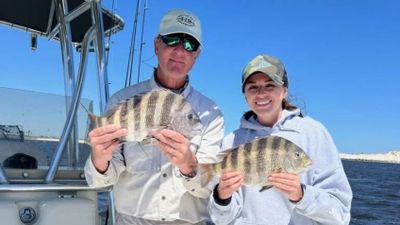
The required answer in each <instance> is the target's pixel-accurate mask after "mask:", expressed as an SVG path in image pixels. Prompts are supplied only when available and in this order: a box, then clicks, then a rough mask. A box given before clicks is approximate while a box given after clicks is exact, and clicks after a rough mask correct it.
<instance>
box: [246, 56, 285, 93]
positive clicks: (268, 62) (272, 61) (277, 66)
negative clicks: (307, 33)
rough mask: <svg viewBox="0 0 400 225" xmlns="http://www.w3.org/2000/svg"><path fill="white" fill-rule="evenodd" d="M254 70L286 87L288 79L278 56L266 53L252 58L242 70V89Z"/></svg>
mask: <svg viewBox="0 0 400 225" xmlns="http://www.w3.org/2000/svg"><path fill="white" fill-rule="evenodd" d="M255 72H261V73H264V74H265V75H267V76H268V77H269V78H271V80H273V81H274V82H275V83H276V84H277V85H279V86H282V85H283V86H285V87H288V80H287V75H286V70H285V66H284V65H283V63H282V62H281V60H279V59H278V58H275V57H272V56H268V55H258V56H256V57H255V58H254V59H252V60H251V61H250V62H249V63H248V64H247V65H246V67H245V68H244V69H243V72H242V91H243V92H244V85H245V83H246V82H247V79H248V78H249V77H250V76H251V75H253V74H254V73H255Z"/></svg>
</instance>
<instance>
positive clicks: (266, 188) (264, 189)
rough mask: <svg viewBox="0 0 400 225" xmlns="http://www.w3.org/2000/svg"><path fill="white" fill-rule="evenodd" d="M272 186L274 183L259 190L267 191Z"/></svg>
mask: <svg viewBox="0 0 400 225" xmlns="http://www.w3.org/2000/svg"><path fill="white" fill-rule="evenodd" d="M270 188H272V185H271V184H268V185H264V186H262V187H261V189H260V190H259V192H263V191H266V190H268V189H270Z"/></svg>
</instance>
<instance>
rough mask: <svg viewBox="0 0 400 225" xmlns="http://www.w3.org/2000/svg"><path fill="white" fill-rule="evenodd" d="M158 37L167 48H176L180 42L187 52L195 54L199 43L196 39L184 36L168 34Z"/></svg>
mask: <svg viewBox="0 0 400 225" xmlns="http://www.w3.org/2000/svg"><path fill="white" fill-rule="evenodd" d="M160 37H161V40H162V41H163V42H164V44H166V45H168V46H169V47H175V46H178V45H179V43H181V42H182V44H183V48H184V49H185V50H186V51H188V52H195V51H197V49H198V48H199V46H200V43H199V42H198V41H197V40H196V39H194V38H192V37H190V36H187V35H185V34H168V35H160Z"/></svg>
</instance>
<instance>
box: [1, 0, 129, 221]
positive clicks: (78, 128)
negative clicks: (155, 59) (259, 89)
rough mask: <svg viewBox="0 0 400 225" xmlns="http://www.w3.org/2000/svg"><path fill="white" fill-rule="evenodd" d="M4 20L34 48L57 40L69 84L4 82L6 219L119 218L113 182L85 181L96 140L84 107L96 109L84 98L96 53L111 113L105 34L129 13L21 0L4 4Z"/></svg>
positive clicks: (85, 0)
mask: <svg viewBox="0 0 400 225" xmlns="http://www.w3.org/2000/svg"><path fill="white" fill-rule="evenodd" d="M0 24H1V25H4V26H6V27H7V28H11V30H10V32H21V31H22V32H27V33H29V34H30V40H31V41H30V44H31V48H32V49H33V50H35V49H36V48H37V40H38V38H45V39H49V40H52V41H53V40H54V41H55V42H57V43H58V44H59V46H60V49H61V53H60V54H61V58H62V62H61V64H62V68H63V71H62V72H60V74H62V76H63V80H64V89H65V95H55V94H49V93H40V92H35V91H29V90H20V89H13V88H4V87H3V88H1V87H0V96H1V98H2V107H1V112H0V114H1V115H2V119H1V120H0V163H1V166H0V218H1V224H7V225H21V224H31V225H34V224H40V225H53V224H58V225H64V224H65V225H67V224H74V225H83V224H85V225H99V224H114V222H115V218H114V212H113V210H112V209H113V208H114V207H113V204H114V203H113V195H112V187H105V188H101V189H95V188H91V187H89V186H88V185H87V183H86V181H85V175H84V172H83V167H84V163H85V161H86V159H87V157H88V156H89V153H90V146H89V145H88V144H87V141H85V137H86V135H87V131H88V113H87V112H86V111H83V112H82V108H86V109H87V110H89V111H91V110H92V109H93V101H91V100H89V99H84V98H82V97H81V96H82V89H83V83H84V81H85V75H86V67H87V65H88V58H89V57H90V56H89V53H90V52H93V54H94V58H95V60H96V67H97V71H98V74H97V80H98V87H99V96H100V97H99V101H98V102H99V109H100V112H101V113H103V110H104V107H105V105H106V103H107V99H108V96H109V91H108V82H107V67H106V65H107V63H106V62H105V59H106V51H107V50H106V47H105V37H106V36H109V35H111V34H115V33H117V32H118V31H120V30H122V29H123V27H124V21H123V19H122V18H120V17H119V16H118V15H115V14H114V13H113V12H111V11H110V10H107V9H105V8H103V7H102V5H101V2H100V1H98V0H41V1H29V0H14V1H1V2H0ZM77 54H78V55H79V60H78V59H75V57H74V56H76V55H77ZM77 61H78V64H77V65H78V66H77V67H75V63H76V62H77ZM76 68H77V69H76ZM76 70H77V72H76ZM38 77H39V76H38ZM42 82H46V81H42ZM48 85H51V84H48ZM15 103H23V104H15ZM99 196H100V197H99ZM99 199H100V200H99ZM101 199H103V200H104V201H103V200H101ZM102 201H103V203H102ZM104 202H105V203H104ZM102 204H105V205H102ZM109 209H110V210H109Z"/></svg>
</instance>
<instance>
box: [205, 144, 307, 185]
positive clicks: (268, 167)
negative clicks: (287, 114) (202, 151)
mask: <svg viewBox="0 0 400 225" xmlns="http://www.w3.org/2000/svg"><path fill="white" fill-rule="evenodd" d="M224 152H225V153H226V154H225V156H224V158H223V160H222V161H221V162H219V163H216V164H203V165H200V170H201V173H202V174H203V176H205V177H203V184H206V183H208V182H209V180H210V179H211V176H212V175H218V174H222V173H223V172H225V171H239V172H242V173H243V174H244V182H245V184H247V185H249V186H260V187H262V189H261V190H260V191H263V190H265V189H268V188H270V187H271V185H270V184H269V182H268V181H267V177H268V176H269V175H270V174H272V173H279V172H285V173H293V174H300V173H302V172H304V171H305V170H306V169H307V168H308V167H309V166H310V165H311V164H312V162H311V160H310V158H309V157H308V156H307V154H306V153H305V152H304V151H303V150H302V149H301V148H300V147H298V146H297V145H296V144H294V143H293V142H291V141H289V140H287V139H285V138H281V137H277V136H267V137H262V138H258V139H254V140H252V141H250V142H247V143H244V144H241V145H239V146H237V147H235V148H231V149H227V150H224Z"/></svg>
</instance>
